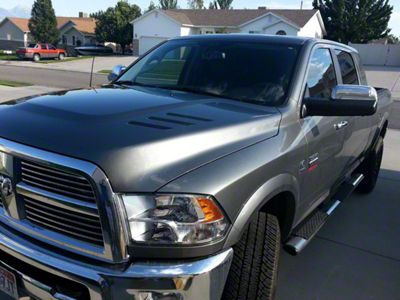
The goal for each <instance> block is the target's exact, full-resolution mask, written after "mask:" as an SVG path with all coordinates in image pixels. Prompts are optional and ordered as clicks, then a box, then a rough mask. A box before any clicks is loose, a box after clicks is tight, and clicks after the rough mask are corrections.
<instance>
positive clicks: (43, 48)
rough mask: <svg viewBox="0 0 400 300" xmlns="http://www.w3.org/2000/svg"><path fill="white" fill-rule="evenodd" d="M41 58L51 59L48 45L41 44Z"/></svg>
mask: <svg viewBox="0 0 400 300" xmlns="http://www.w3.org/2000/svg"><path fill="white" fill-rule="evenodd" d="M40 48H41V50H40V56H41V57H42V58H49V50H48V49H47V44H40Z"/></svg>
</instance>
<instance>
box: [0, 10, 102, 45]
mask: <svg viewBox="0 0 400 300" xmlns="http://www.w3.org/2000/svg"><path fill="white" fill-rule="evenodd" d="M28 23H29V19H23V18H12V17H7V18H5V19H4V20H3V21H1V22H0V49H2V50H15V49H16V48H18V47H24V46H26V45H27V44H28V43H29V42H30V41H31V35H30V32H29V27H28ZM57 27H58V29H59V30H60V42H59V43H60V44H62V45H64V46H66V47H68V46H71V47H74V46H79V45H84V44H95V43H96V37H95V28H96V21H95V20H94V19H93V18H88V17H85V16H84V14H83V13H80V17H78V18H73V17H57Z"/></svg>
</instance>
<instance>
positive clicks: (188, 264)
mask: <svg viewBox="0 0 400 300" xmlns="http://www.w3.org/2000/svg"><path fill="white" fill-rule="evenodd" d="M232 257H233V250H232V249H228V250H225V251H224V252H221V253H218V254H216V255H214V256H210V257H207V258H204V259H200V260H198V259H197V260H185V261H159V262H154V261H138V262H134V263H132V264H131V265H130V266H128V267H126V266H115V265H114V266H112V267H111V266H110V265H98V263H96V262H91V263H90V262H88V261H86V262H81V261H79V262H78V261H76V260H73V259H71V258H67V257H65V256H62V255H61V254H60V253H59V251H57V250H54V251H51V249H50V248H42V247H39V246H38V245H35V244H33V243H31V242H29V241H28V240H27V239H22V238H21V237H20V236H18V235H16V234H14V233H13V232H11V231H9V230H7V229H6V228H4V227H0V266H1V267H2V268H5V269H8V270H9V271H11V272H13V273H14V274H15V275H16V278H17V283H18V292H19V296H31V297H34V298H37V299H63V300H73V299H90V300H98V299H118V300H124V299H212V300H214V299H219V298H220V297H221V294H222V291H223V287H224V285H225V281H226V278H227V274H228V271H229V268H230V265H231V262H232ZM63 285H64V286H63ZM77 291H78V292H77ZM74 293H77V294H76V296H75V295H74ZM79 293H81V294H79Z"/></svg>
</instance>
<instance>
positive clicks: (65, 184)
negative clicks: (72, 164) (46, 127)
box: [21, 161, 96, 203]
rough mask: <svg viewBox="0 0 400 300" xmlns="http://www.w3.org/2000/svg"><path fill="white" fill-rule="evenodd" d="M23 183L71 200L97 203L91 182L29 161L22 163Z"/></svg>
mask: <svg viewBox="0 0 400 300" xmlns="http://www.w3.org/2000/svg"><path fill="white" fill-rule="evenodd" d="M21 177H22V182H24V183H26V184H28V185H30V186H33V187H37V188H40V189H42V190H45V191H49V192H52V193H56V194H60V195H63V196H66V197H69V198H73V199H77V200H80V201H85V202H89V203H95V202H96V196H95V193H94V191H93V188H92V185H91V184H90V182H89V181H88V180H87V179H86V178H85V177H83V176H80V175H76V174H72V173H68V172H64V171H62V170H59V169H56V168H53V167H48V166H45V165H42V164H37V163H33V162H30V161H29V162H28V161H21Z"/></svg>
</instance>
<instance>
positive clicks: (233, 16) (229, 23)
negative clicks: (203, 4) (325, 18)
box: [163, 9, 317, 27]
mask: <svg viewBox="0 0 400 300" xmlns="http://www.w3.org/2000/svg"><path fill="white" fill-rule="evenodd" d="M163 12H164V13H166V14H167V15H168V16H169V17H171V18H173V19H175V20H176V21H177V22H179V23H181V24H185V25H193V26H222V27H223V26H226V27H237V26H239V25H242V24H244V23H247V22H249V21H251V20H254V19H256V18H258V17H261V16H263V15H266V14H268V13H273V14H276V15H278V16H280V17H282V18H284V19H287V20H289V21H290V22H292V23H294V24H295V25H297V26H299V27H303V26H304V25H305V24H306V23H307V22H308V21H309V20H310V19H311V17H312V16H314V14H315V13H316V12H317V10H314V9H302V10H300V9H201V10H199V9H168V10H164V11H163Z"/></svg>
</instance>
